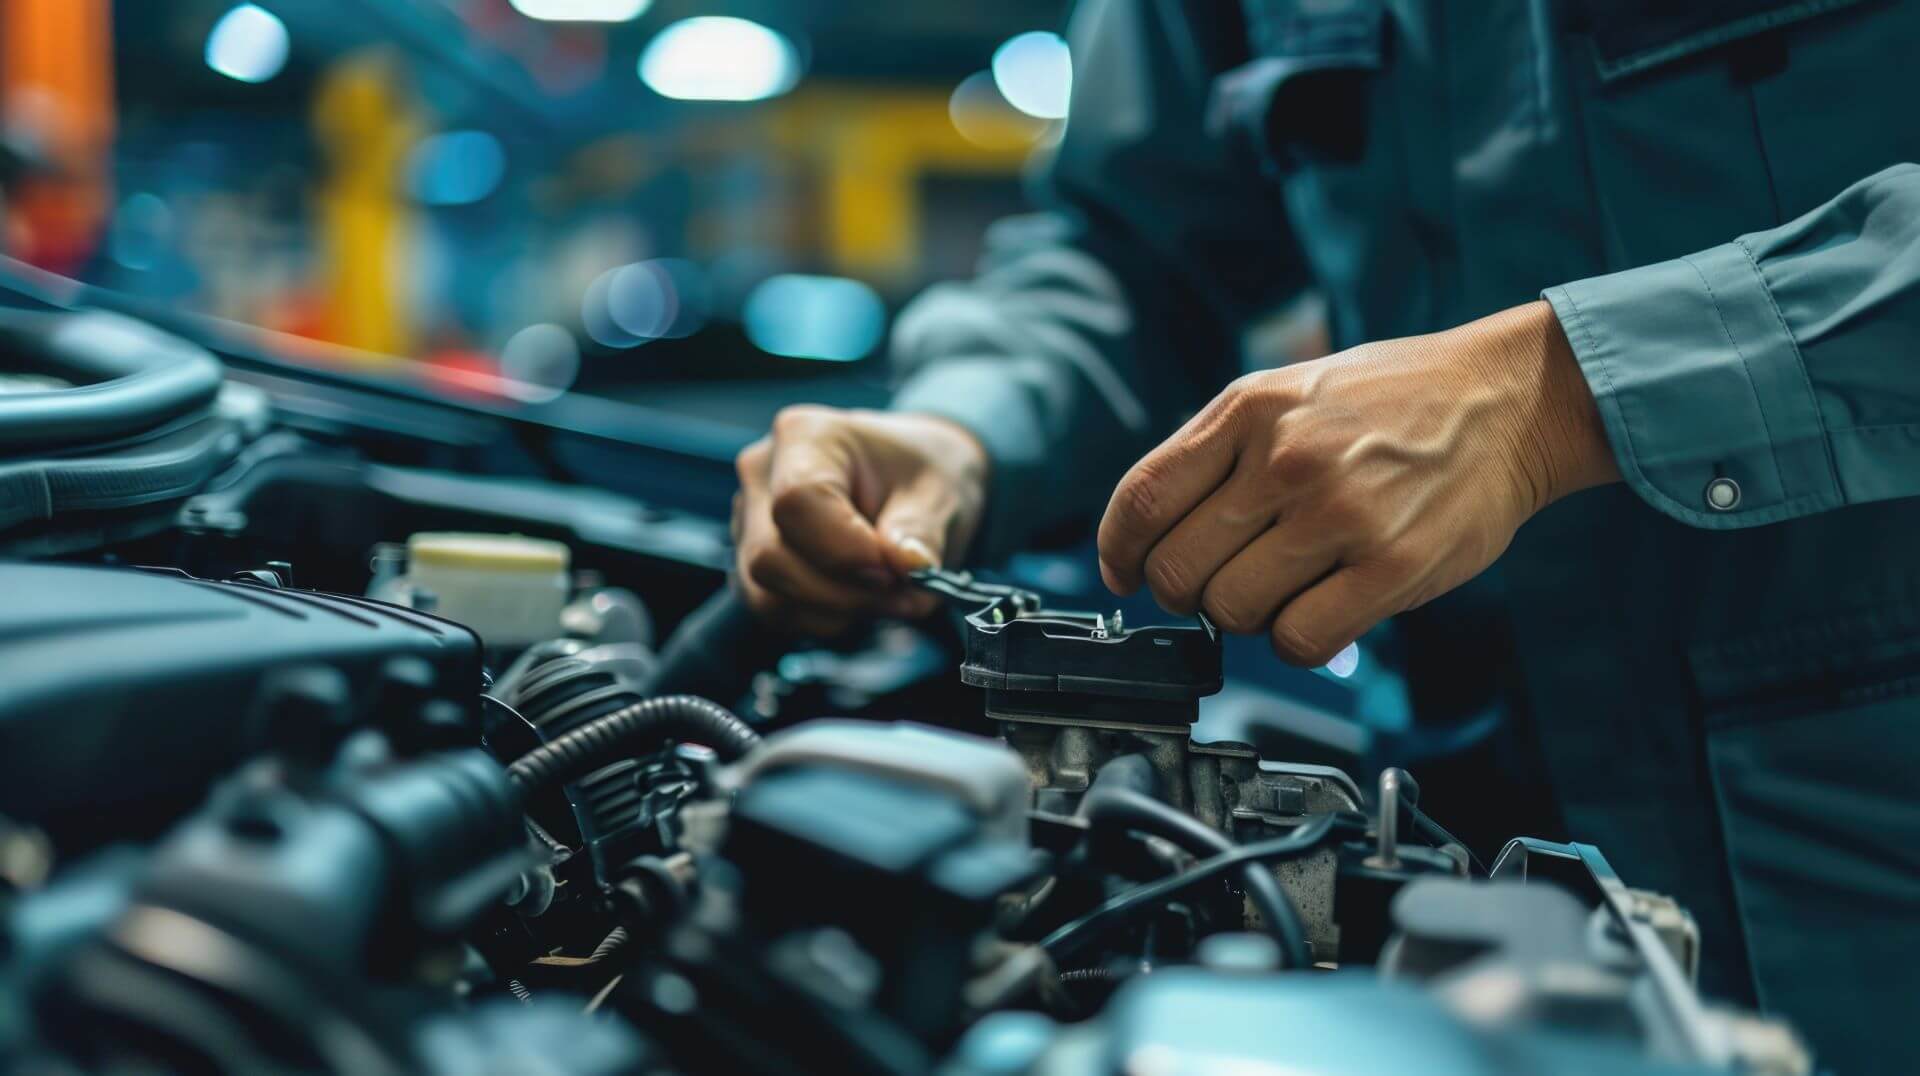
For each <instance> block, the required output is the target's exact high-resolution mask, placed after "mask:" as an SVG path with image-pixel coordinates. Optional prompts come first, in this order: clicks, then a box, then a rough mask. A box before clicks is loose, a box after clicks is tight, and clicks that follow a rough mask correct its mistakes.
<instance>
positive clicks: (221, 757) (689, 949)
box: [0, 313, 1813, 1076]
mask: <svg viewBox="0 0 1920 1076" xmlns="http://www.w3.org/2000/svg"><path fill="white" fill-rule="evenodd" d="M10 332H11V336H10V337H9V341H10V342H9V344H8V346H9V347H10V348H11V349H12V351H13V352H14V353H16V354H15V355H14V356H13V360H14V361H15V364H16V365H20V366H22V367H27V366H31V367H32V368H33V369H35V370H39V371H41V372H42V373H44V372H45V371H46V370H49V369H51V370H53V371H55V374H56V375H58V376H60V377H63V378H65V379H66V381H67V382H69V383H70V384H74V385H87V386H95V387H99V386H105V387H106V388H105V389H104V390H103V391H100V392H96V393H95V394H94V399H95V401H96V402H97V400H98V399H99V398H100V397H101V396H103V395H112V394H118V395H119V396H120V397H121V399H120V401H119V402H118V403H113V401H112V400H109V403H110V404H112V406H113V407H115V408H117V409H118V410H117V411H115V413H114V414H112V415H110V416H104V417H103V415H104V413H95V415H94V418H95V419H96V420H97V421H89V420H88V419H87V414H88V412H87V404H88V401H86V400H84V399H78V398H72V399H73V402H72V408H73V410H72V411H70V412H64V413H67V414H69V416H70V418H71V421H69V422H67V423H66V424H65V425H61V426H57V427H48V426H44V425H43V426H42V427H41V428H39V431H38V432H37V433H36V432H35V430H34V429H32V428H28V427H25V426H22V425H20V424H19V421H18V419H19V416H20V415H21V414H25V413H26V412H24V411H21V410H19V409H17V408H15V409H10V408H6V407H0V423H8V424H9V425H4V426H0V453H4V456H0V487H3V488H5V489H7V490H8V491H10V492H9V494H8V496H9V497H10V498H11V497H18V498H20V499H19V500H17V501H14V502H13V504H12V506H11V508H10V509H9V510H8V511H3V512H0V557H4V559H0V1069H4V1070H5V1071H9V1072H35V1073H59V1074H66V1073H155V1072H193V1073H200V1072H209V1073H255V1072H316V1073H351V1074H355V1076H360V1074H374V1073H389V1072H390V1073H414V1072H420V1073H467V1072H476V1071H487V1072H542V1073H553V1074H556V1076H598V1074H612V1073H708V1072H727V1073H813V1072H833V1073H875V1074H896V1073H898V1074H910V1073H936V1072H937V1073H947V1074H953V1076H974V1074H977V1076H988V1074H995V1076H997V1074H1015V1073H1034V1074H1057V1076H1079V1074H1094V1073H1128V1074H1133V1076H1162V1074H1168V1076H1170V1074H1176V1073H1200V1072H1209V1073H1211V1072H1249V1073H1252V1072H1272V1073H1324V1074H1344V1073H1374V1072H1423V1073H1458V1074H1463V1076H1467V1074H1489V1076H1491V1074H1503V1073H1533V1072H1584V1073H1620V1074H1637V1073H1677V1072H1750V1073H1777V1074H1782V1076H1785V1074H1792V1073H1806V1072H1811V1071H1813V1063H1812V1060H1811V1059H1810V1058H1809V1057H1808V1056H1807V1054H1806V1051H1805V1049H1804V1047H1802V1045H1801V1044H1800V1042H1799V1040H1798V1039H1797V1038H1796V1037H1795V1035H1794V1034H1793V1032H1792V1031H1791V1030H1790V1029H1789V1028H1787V1027H1785V1026H1784V1025H1782V1024H1780V1023H1778V1022H1775V1021H1772V1020H1768V1019H1764V1018H1762V1017H1760V1016H1758V1015H1756V1014H1752V1013H1747V1012H1742V1011H1738V1010H1735V1009H1732V1008H1728V1007H1724V1006H1721V1005H1718V1004H1715V1003H1714V1002H1713V1001H1712V999H1708V998H1703V997H1701V996H1700V995H1699V993H1698V992H1697V991H1696V990H1695V987H1694V985H1693V972H1694V968H1695V966H1696V964H1697V961H1698V958H1699V944H1698V934H1697V932H1696V931H1695V930H1694V927H1693V922H1692V920H1691V918H1690V917H1689V915H1688V913H1687V911H1686V910H1685V909H1684V908H1682V907H1679V906H1677V905H1676V904H1674V903H1673V902H1672V901H1670V900H1667V899H1665V898H1663V897H1661V896H1659V895H1658V894H1656V893H1652V892H1648V891H1645V890H1641V889H1637V888H1632V887H1631V886H1630V885H1629V881H1630V880H1623V879H1621V878H1620V877H1619V876H1618V875H1617V874H1616V873H1615V871H1614V870H1613V868H1612V867H1611V866H1610V865H1609V864H1608V861H1607V859H1606V858H1605V855H1604V854H1603V851H1602V850H1601V849H1598V848H1595V847H1592V846H1590V845H1586V844H1580V843H1561V842H1553V841H1546V840H1538V839H1532V838H1529V837H1527V836H1525V835H1524V834H1525V832H1526V829H1527V826H1528V819H1526V818H1514V819H1513V820H1512V822H1513V826H1512V829H1513V831H1514V832H1515V833H1516V834H1518V835H1516V836H1515V837H1514V838H1513V839H1512V840H1511V841H1509V842H1508V843H1507V844H1506V845H1505V847H1504V848H1503V849H1502V850H1501V851H1500V852H1499V854H1498V855H1497V857H1494V858H1493V859H1492V860H1491V862H1488V863H1483V862H1481V861H1480V860H1479V858H1478V857H1476V856H1475V854H1474V853H1473V852H1472V851H1470V850H1469V849H1468V847H1467V846H1466V845H1465V844H1463V843H1462V842H1460V841H1458V840H1456V839H1455V838H1454V836H1453V835H1452V834H1451V833H1450V832H1449V830H1448V829H1447V828H1446V826H1445V817H1446V809H1447V804H1445V803H1429V802H1425V801H1423V800H1422V798H1421V794H1420V793H1421V788H1420V784H1419V782H1418V781H1417V780H1416V777H1415V775H1414V774H1411V773H1409V772H1407V771H1406V770H1405V769H1401V768H1399V767H1395V766H1381V767H1378V768H1374V769H1371V770H1361V769H1360V768H1359V765H1358V762H1357V761H1352V762H1349V763H1348V764H1345V765H1340V764H1330V763H1329V762H1327V761H1325V760H1324V756H1321V757H1316V758H1315V759H1314V760H1313V761H1298V760H1295V759H1289V758H1287V757H1265V756H1264V755H1263V751H1262V750H1261V749H1257V748H1256V746H1255V745H1253V744H1251V743H1247V742H1240V741H1237V740H1218V739H1205V738H1203V737H1202V736H1201V735H1200V734H1199V732H1198V729H1197V726H1196V721H1197V719H1198V718H1199V716H1200V713H1201V707H1202V700H1203V699H1205V698H1208V697H1211V696H1212V695H1214V694H1215V693H1216V692H1218V691H1219V690H1220V689H1221V687H1222V681H1223V676H1222V660H1221V640H1220V638H1219V636H1218V635H1217V633H1216V632H1215V631H1214V629H1213V628H1212V626H1211V625H1209V624H1207V623H1206V622H1205V621H1203V620H1193V621H1187V622H1183V623H1162V624H1145V625H1137V624H1130V623H1127V622H1126V621H1125V618H1124V617H1123V616H1122V615H1121V614H1119V613H1111V612H1091V611H1085V610H1077V609H1065V608H1053V607H1051V606H1050V605H1049V604H1048V602H1047V601H1046V600H1045V599H1043V597H1042V596H1041V595H1040V594H1039V593H1037V592H1036V591H1034V590H1032V589H1028V588H1025V587H1021V586H1015V585H1010V584H1007V583H1000V582H993V581H990V580H989V579H987V578H984V577H976V576H975V575H972V574H969V573H966V572H958V571H932V572H926V573H922V574H921V576H920V577H919V578H918V580H917V582H918V584H919V585H921V586H924V587H926V588H928V589H930V590H933V591H935V592H937V593H939V594H940V595H942V596H943V598H944V599H945V602H946V604H947V607H948V610H949V616H947V617H946V618H944V619H942V620H941V621H940V622H939V623H936V624H931V625H928V626H925V627H910V626H906V625H900V624H891V625H880V626H878V627H876V628H874V629H873V630H872V631H871V632H870V633H868V634H867V635H864V636H862V637H861V638H860V639H858V640H855V641H852V642H847V643H842V644H839V645H837V646H835V647H821V646H817V645H814V644H803V643H801V642H800V641H798V640H795V639H792V638H790V637H788V636H787V635H785V634H784V633H782V632H781V631H780V630H779V626H778V625H763V624H760V623H758V622H756V621H755V620H754V618H753V617H752V616H751V615H750V614H749V613H748V612H747V611H746V609H745V608H744V606H743V604H742V603H741V601H740V600H739V598H738V597H737V595H736V594H735V592H734V591H733V590H732V589H731V588H730V587H729V586H728V584H727V582H726V580H725V578H724V574H723V568H724V565H725V564H726V563H727V556H726V537H725V528H724V524H723V523H721V522H719V521H718V520H716V519H714V518H712V517H710V516H708V517H703V516H702V515H701V514H700V513H697V512H685V511H679V510H670V509H663V508H659V507H657V506H653V505H649V504H648V503H646V502H645V501H643V500H641V499H638V498H633V497H629V496H627V495H626V494H624V493H620V492H616V491H615V490H614V489H613V488H612V487H611V484H602V483H600V482H597V481H588V480H583V479H582V477H581V476H587V477H589V478H590V477H592V476H596V475H600V474H610V473H613V472H614V471H616V470H619V469H621V468H624V467H628V466H633V465H634V464H633V463H632V461H631V460H630V459H628V457H625V456H621V455H620V453H622V452H625V451H627V449H626V448H623V447H621V445H620V444H618V443H616V442H617V439H614V438H609V437H607V436H602V435H582V434H578V433H577V431H575V432H573V433H569V432H568V431H564V430H562V431H559V432H555V430H554V429H552V428H550V427H543V426H541V425H540V424H539V423H537V422H534V421H532V420H529V419H527V418H526V417H524V416H516V415H502V414H497V413H488V412H485V411H484V410H482V409H465V410H463V409H460V408H458V407H456V406H454V405H451V404H447V403H445V402H432V403H429V402H427V401H423V400H419V399H409V398H406V396H405V394H404V393H400V392H398V391H395V390H386V391H374V390H371V389H368V388H366V387H364V386H351V385H347V384H345V383H343V382H340V381H337V380H330V379H329V378H328V376H326V375H325V374H323V373H314V372H305V373H294V372H290V371H289V370H288V369H285V368H282V367H278V366H275V365H273V364H272V363H270V362H267V361H264V360H262V359H260V358H258V357H257V356H248V355H247V354H245V353H243V352H241V351H237V350H235V349H231V348H228V347H226V346H224V345H223V344H221V343H220V342H218V341H202V342H207V343H211V344H212V345H213V346H214V347H215V348H217V349H219V350H220V351H221V352H222V354H221V357H222V358H223V359H226V360H227V368H226V370H225V371H224V373H222V372H220V367H219V365H218V364H216V363H214V362H213V359H212V357H211V356H210V355H209V354H208V352H207V351H206V350H203V349H202V348H201V347H199V346H196V344H190V343H187V342H186V341H184V340H180V339H177V338H175V337H172V336H168V335H165V334H161V333H159V332H158V331H157V330H154V329H152V328H150V327H148V326H145V325H143V324H140V323H137V322H133V321H130V320H128V319H125V318H119V317H115V316H112V315H106V314H100V313H85V314H65V313H36V314H34V315H33V316H32V317H30V318H29V317H26V316H22V318H21V319H20V321H19V323H18V324H14V325H11V328H10ZM161 343H164V346H159V345H160V344H161ZM76 356H79V357H78V358H76ZM76 367H84V369H76ZM209 371H212V372H211V373H210V372H209ZM142 379H144V380H142ZM70 391H71V389H70V388H45V387H39V388H30V389H26V390H23V392H25V393H33V392H37V393H40V394H42V395H45V394H53V393H61V392H70ZM23 398H24V396H23V395H22V394H21V393H15V394H13V395H12V400H13V401H14V402H16V403H17V402H18V401H19V400H20V399H23ZM63 399H68V398H66V397H63ZM155 401H158V405H157V406H155ZM7 402H8V397H7V396H0V404H5V403H7ZM76 416H77V417H76ZM107 418H111V419H113V421H111V422H108V421H106V419H107ZM570 438H571V439H570ZM594 453H600V454H601V455H602V456H603V457H606V458H601V459H599V462H597V463H592V464H590V465H589V464H582V463H580V462H579V461H581V460H591V459H595V458H596V457H595V456H594ZM562 455H567V457H568V458H570V459H571V460H573V461H574V465H573V467H572V468H571V473H570V474H569V473H556V471H558V470H560V469H557V468H548V469H544V470H542V469H539V468H534V467H532V466H531V465H527V464H526V463H525V461H526V460H528V459H533V460H541V459H547V458H549V457H556V456H562ZM610 460H620V461H624V462H609V461H610ZM570 479H571V480H570ZM30 494H31V496H30ZM667 628H671V630H666V629H667Z"/></svg>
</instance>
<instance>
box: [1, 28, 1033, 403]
mask: <svg viewBox="0 0 1920 1076" xmlns="http://www.w3.org/2000/svg"><path fill="white" fill-rule="evenodd" d="M1063 7H1064V5H1063V4H1062V3H1044V2H1038V3H1037V2H1031V0H992V2H987V0H969V2H968V3H965V4H885V5H877V4H871V3H865V2H861V0H812V2H807V3H772V2H764V0H763V2H757V3H756V2H739V3H719V4H715V3H700V4H696V3H692V2H691V0H683V2H676V0H259V2H257V3H240V4H235V3H232V2H231V0H169V2H166V3H154V2H151V0H121V2H117V3H115V2H110V0H0V49H3V50H4V54H3V55H0V61H4V62H0V99H3V100H4V104H5V108H4V110H0V119H3V121H4V131H3V132H0V134H3V135H4V139H3V142H4V145H3V146H0V151H3V152H4V157H5V163H6V168H7V174H6V177H5V195H6V214H7V220H6V224H7V227H6V232H5V244H6V250H7V253H8V254H9V255H11V256H12V257H14V258H17V259H19V260H22V261H25V262H28V263H31V264H33V265H35V266H39V267H41V268H45V269H49V270H52V271H54V272H57V273H62V274H65V275H69V276H73V277H77V278H79V279H81V280H83V281H85V282H87V283H90V284H93V285H97V286H100V287H103V288H107V289H112V290H113V291H116V292H119V293H124V294H125V295H127V296H130V297H135V298H138V299H141V300H144V301H146V302H149V303H153V304H156V305H161V306H164V307H165V308H167V309H169V310H179V311H188V312H192V313H194V314H198V315H205V316H207V317H211V318H218V319H223V320H225V321H229V322H234V323H238V324H241V325H245V326H250V327H255V328H257V329H259V330H264V331H265V333H267V334H274V335H265V336H263V337H262V339H263V340H265V341H267V342H268V343H269V344H271V345H272V347H271V350H274V351H275V352H277V353H278V354H281V355H285V356H288V357H290V358H291V359H293V360H294V361H302V362H316V363H326V364H329V365H332V366H335V367H343V368H346V369H350V370H361V371H365V372H368V373H378V374H383V375H389V376H392V375H398V376H403V377H407V378H409V379H416V380H419V381H421V382H423V383H426V384H429V385H432V386H435V387H436V388H437V389H438V390H439V391H444V392H447V393H449V394H456V395H458V394H475V393H477V394H481V395H487V396H492V397H497V398H505V399H509V400H514V401H519V402H522V403H529V404H538V403H539V402H541V401H543V400H547V399H551V398H554V397H556V396H558V395H560V394H562V393H566V392H578V393H588V394H593V395H597V396H602V397H607V398H611V399H616V400H630V401H635V402H645V403H649V404H654V405H657V406H665V407H670V408H673V409H676V410H679V411H682V412H685V413H688V414H695V415H702V416H705V417H709V418H717V419H721V420H725V421H729V422H734V423H738V424H740V425H742V426H757V425H760V424H763V423H764V422H765V421H766V419H767V417H768V416H769V415H770V414H771V413H772V411H773V410H774V409H776V408H777V407H778V406H780V405H781V404H783V403H787V402H792V401H794V400H799V399H809V400H822V401H827V402H834V403H841V404H849V403H852V404H860V403H874V402H878V401H879V400H881V399H883V398H884V385H885V374H884V371H883V369H882V367H881V363H880V356H881V355H882V353H883V352H884V350H885V336H886V331H887V327H888V324H889V322H890V319H891V317H892V315H893V314H894V312H896V311H897V310H898V309H899V306H900V304H901V303H902V302H903V301H905V300H906V299H907V298H909V297H910V296H912V295H913V294H914V292H916V291H917V290H918V289H920V288H921V287H923V286H925V285H926V284H927V283H928V282H930V281H933V280H937V279H941V278H945V277H953V276H960V275H965V274H966V273H968V272H970V271H971V268H972V266H973V264H974V262H975V260H976V258H977V257H978V255H979V252H980V247H981V242H982V235H983V233H984V231H985V228H986V225H987V224H988V223H989V222H990V221H991V220H993V219H994V218H996V217H999V216H1003V215H1005V214H1007V213H1010V212H1015V211H1018V210H1019V209H1020V208H1021V207H1022V206H1023V204H1024V202H1023V198H1022V183H1021V177H1022V173H1023V170H1024V169H1025V166H1026V165H1027V163H1028V162H1029V161H1030V159H1032V158H1033V156H1034V154H1035V152H1036V151H1044V149H1045V147H1046V146H1048V145H1049V144H1050V143H1051V142H1052V141H1053V140H1054V139H1056V138H1057V136H1058V133H1059V127H1060V124H1061V122H1062V121H1061V120H1060V117H1061V116H1063V115H1064V113H1065V97H1066V90H1067V85H1068V81H1069V80H1070V78H1071V64H1070V61H1069V59H1068V57H1067V53H1066V49H1065V45H1064V44H1063V43H1062V42H1061V40H1060V38H1059V37H1058V36H1057V35H1056V33H1055V31H1057V30H1058V29H1059V24H1060V21H1061V19H1062V18H1063ZM307 342H312V343H307Z"/></svg>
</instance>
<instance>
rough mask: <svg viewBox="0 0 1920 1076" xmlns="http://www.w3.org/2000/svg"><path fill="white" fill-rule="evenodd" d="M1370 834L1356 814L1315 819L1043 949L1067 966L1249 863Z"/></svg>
mask: <svg viewBox="0 0 1920 1076" xmlns="http://www.w3.org/2000/svg"><path fill="white" fill-rule="evenodd" d="M1365 832H1366V823H1365V821H1364V820H1362V819H1360V818H1359V817H1358V816H1355V815H1348V814H1322V815H1312V816H1310V817H1308V819H1307V820H1306V821H1305V822H1303V823H1302V824H1301V825H1300V827H1299V828H1298V829H1295V830H1294V831H1293V832H1292V833H1289V834H1287V835H1286V836H1284V837H1275V838H1273V839H1271V840H1265V841H1256V842H1254V843H1252V844H1243V845H1240V846H1239V847H1238V848H1236V849H1234V850H1233V851H1231V852H1223V853H1221V854H1220V855H1217V856H1213V857H1212V858H1210V859H1204V860H1201V861H1200V862H1199V863H1196V864H1194V865H1193V866H1192V867H1191V868H1189V869H1188V870H1186V871H1183V872H1182V873H1180V874H1176V875H1174V876H1172V877H1170V878H1162V879H1159V880H1158V881H1153V882H1148V883H1147V884H1145V885H1142V886H1139V887H1137V888H1134V889H1130V890H1128V891H1127V892H1125V893H1122V894H1120V895H1119V896H1117V897H1114V898H1113V899H1112V900H1109V901H1107V902H1106V903H1105V904H1102V905H1101V906H1099V907H1098V908H1095V909H1094V910H1092V911H1090V912H1088V913H1087V914H1085V915H1083V916H1081V917H1080V918H1078V919H1075V920H1073V921H1072V922H1070V923H1066V924H1064V925H1062V926H1061V927H1060V928H1059V929H1057V930H1055V931H1054V932H1053V933H1051V934H1049V935H1047V936H1046V937H1045V938H1043V939H1042V940H1041V942H1040V946H1041V948H1043V949H1045V950H1046V951H1047V952H1048V954H1049V955H1051V956H1052V957H1053V958H1054V960H1055V962H1056V963H1058V962H1062V961H1064V960H1065V959H1067V958H1069V957H1072V956H1074V955H1077V954H1078V953H1080V952H1081V951H1082V950H1084V949H1086V948H1087V947H1088V946H1089V945H1092V944H1093V943H1094V942H1097V941H1099V940H1100V939H1101V938H1102V937H1104V936H1106V935H1107V934H1108V933H1110V932H1111V931H1113V930H1116V929H1118V928H1120V927H1123V926H1126V925H1127V924H1129V923H1131V922H1133V921H1134V920H1135V919H1138V918H1139V917H1140V916H1142V915H1144V914H1146V913H1147V912H1149V911H1151V910H1153V909H1154V908H1158V907H1159V906H1160V905H1162V904H1164V903H1166V902H1167V901H1168V900H1171V899H1172V898H1174V897H1177V896H1179V895H1180V894H1182V893H1184V892H1186V891H1188V890H1190V889H1193V888H1195V887H1197V886H1202V885H1205V884H1207V883H1208V882H1211V881H1214V880H1216V879H1218V878H1221V877H1223V876H1224V875H1226V874H1227V873H1228V872H1229V871H1233V870H1237V869H1239V868H1240V867H1241V866H1242V865H1244V864H1248V863H1272V862H1275V861H1279V860H1287V859H1295V858H1298V857H1300V856H1303V855H1307V854H1309V853H1311V852H1313V851H1315V850H1317V849H1319V848H1320V847H1321V846H1322V845H1324V844H1325V843H1326V842H1327V841H1328V840H1329V839H1330V838H1333V837H1336V836H1348V835H1355V834H1364V833H1365Z"/></svg>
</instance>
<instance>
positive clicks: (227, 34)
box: [207, 4, 287, 82]
mask: <svg viewBox="0 0 1920 1076" xmlns="http://www.w3.org/2000/svg"><path fill="white" fill-rule="evenodd" d="M207 66H208V67H211V68H213V69H214V70H215V71H218V72H220V73H221V74H223V75H225V76H227V77H228V78H231V79H238V80H240V81H241V82H265V81H267V80H268V79H270V78H272V77H273V76H275V75H277V74H279V73H280V69H281V68H283V67H285V66H287V24H286V23H284V22H281V21H280V17H279V16H277V15H275V14H274V13H273V12H271V11H268V10H267V9H265V8H263V7H261V6H260V5H258V4H241V5H240V6H239V7H236V8H234V9H233V10H232V11H229V12H227V13H226V14H225V15H222V16H220V21H219V22H216V23H214V24H213V30H212V32H210V33H208V34H207Z"/></svg>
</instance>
